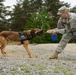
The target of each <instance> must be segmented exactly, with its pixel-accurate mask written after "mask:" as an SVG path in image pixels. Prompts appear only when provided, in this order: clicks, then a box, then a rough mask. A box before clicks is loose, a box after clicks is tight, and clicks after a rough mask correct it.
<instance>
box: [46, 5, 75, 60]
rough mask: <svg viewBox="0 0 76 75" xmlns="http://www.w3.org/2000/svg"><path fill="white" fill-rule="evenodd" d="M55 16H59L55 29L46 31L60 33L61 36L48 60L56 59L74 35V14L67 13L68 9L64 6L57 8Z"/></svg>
mask: <svg viewBox="0 0 76 75" xmlns="http://www.w3.org/2000/svg"><path fill="white" fill-rule="evenodd" d="M57 14H58V15H59V16H60V18H59V20H58V24H57V28H55V29H52V30H47V33H52V34H56V33H62V34H63V36H62V39H61V40H60V42H59V44H58V46H57V48H56V50H55V52H54V53H53V55H52V56H51V57H50V58H49V59H57V58H58V54H59V53H61V52H62V51H63V50H64V48H65V47H66V45H67V43H68V42H69V41H70V39H71V38H72V37H73V36H75V35H76V14H75V13H71V12H69V8H67V7H66V6H62V7H61V8H59V9H58V13H57Z"/></svg>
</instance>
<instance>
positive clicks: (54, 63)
mask: <svg viewBox="0 0 76 75" xmlns="http://www.w3.org/2000/svg"><path fill="white" fill-rule="evenodd" d="M57 45H58V44H35V45H33V44H30V45H29V48H30V50H31V52H32V54H33V55H34V56H35V57H36V58H29V56H28V54H27V52H26V51H25V49H24V47H23V46H22V45H20V46H18V45H7V46H6V48H5V50H6V52H7V54H8V55H7V56H6V57H3V56H2V54H1V53H0V75H76V44H68V45H67V46H66V48H65V50H64V51H63V52H62V53H61V54H59V58H58V59H50V60H49V59H48V58H49V57H50V56H51V54H52V53H53V52H54V50H55V48H56V47H57Z"/></svg>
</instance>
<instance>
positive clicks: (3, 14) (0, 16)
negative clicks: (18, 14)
mask: <svg viewBox="0 0 76 75" xmlns="http://www.w3.org/2000/svg"><path fill="white" fill-rule="evenodd" d="M3 1H4V0H0V31H2V30H7V29H8V19H7V16H9V13H10V12H9V11H8V8H9V7H8V6H6V7H5V6H4V4H3V3H2V2H3Z"/></svg>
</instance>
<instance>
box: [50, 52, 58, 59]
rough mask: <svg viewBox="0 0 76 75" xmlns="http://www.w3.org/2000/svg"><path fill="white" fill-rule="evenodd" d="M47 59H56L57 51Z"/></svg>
mask: <svg viewBox="0 0 76 75" xmlns="http://www.w3.org/2000/svg"><path fill="white" fill-rule="evenodd" d="M49 59H58V53H57V52H54V53H53V55H52V56H51V57H50V58H49Z"/></svg>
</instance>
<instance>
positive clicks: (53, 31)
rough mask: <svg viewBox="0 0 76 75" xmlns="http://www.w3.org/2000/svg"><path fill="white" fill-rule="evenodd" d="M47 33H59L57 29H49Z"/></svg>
mask: <svg viewBox="0 0 76 75" xmlns="http://www.w3.org/2000/svg"><path fill="white" fill-rule="evenodd" d="M46 33H50V34H56V33H57V31H56V30H47V32H46Z"/></svg>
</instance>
